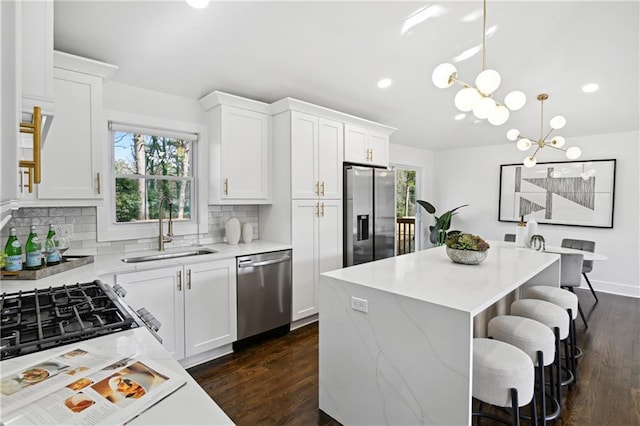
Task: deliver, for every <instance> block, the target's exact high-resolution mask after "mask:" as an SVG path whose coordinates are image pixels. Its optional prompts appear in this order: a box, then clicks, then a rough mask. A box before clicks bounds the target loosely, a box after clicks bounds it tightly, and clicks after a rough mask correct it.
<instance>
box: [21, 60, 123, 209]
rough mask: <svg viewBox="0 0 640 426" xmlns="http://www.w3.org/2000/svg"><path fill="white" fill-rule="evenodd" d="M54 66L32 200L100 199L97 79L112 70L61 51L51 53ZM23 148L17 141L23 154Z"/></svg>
mask: <svg viewBox="0 0 640 426" xmlns="http://www.w3.org/2000/svg"><path fill="white" fill-rule="evenodd" d="M55 65H56V67H55V68H54V90H55V103H56V114H55V117H54V119H53V122H52V123H51V127H50V129H49V132H48V135H47V139H46V141H45V142H44V144H43V147H42V154H41V157H42V182H41V183H40V184H38V185H35V186H36V189H35V191H36V194H37V200H36V201H35V203H36V204H48V205H49V204H50V205H56V204H57V203H56V201H51V200H85V201H86V200H100V199H102V198H103V196H104V191H103V190H102V182H101V179H103V177H104V175H105V168H106V167H109V165H108V164H107V163H106V162H105V156H104V152H105V144H106V136H107V132H106V131H105V128H106V124H105V121H104V117H103V107H102V83H103V80H104V79H105V78H108V77H110V76H111V75H112V74H113V73H114V72H115V70H116V69H117V68H116V67H115V66H113V65H109V64H104V63H101V62H96V61H92V60H88V59H84V58H80V57H77V56H73V55H69V54H66V53H61V52H55ZM27 150H28V145H27V147H25V146H24V145H23V154H24V155H25V156H27V157H28V154H27V152H25V151H27ZM24 180H25V181H26V178H25V179H24ZM25 199H26V198H25ZM58 203H60V202H58Z"/></svg>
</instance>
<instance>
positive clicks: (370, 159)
mask: <svg viewBox="0 0 640 426" xmlns="http://www.w3.org/2000/svg"><path fill="white" fill-rule="evenodd" d="M369 161H373V148H371V158H369Z"/></svg>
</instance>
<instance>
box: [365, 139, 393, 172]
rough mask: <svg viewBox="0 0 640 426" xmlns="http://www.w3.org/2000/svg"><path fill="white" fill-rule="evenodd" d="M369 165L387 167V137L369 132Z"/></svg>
mask: <svg viewBox="0 0 640 426" xmlns="http://www.w3.org/2000/svg"><path fill="white" fill-rule="evenodd" d="M369 149H370V150H371V151H370V156H369V158H370V163H371V164H373V165H376V166H384V167H388V166H389V135H385V134H384V133H378V132H374V131H369Z"/></svg>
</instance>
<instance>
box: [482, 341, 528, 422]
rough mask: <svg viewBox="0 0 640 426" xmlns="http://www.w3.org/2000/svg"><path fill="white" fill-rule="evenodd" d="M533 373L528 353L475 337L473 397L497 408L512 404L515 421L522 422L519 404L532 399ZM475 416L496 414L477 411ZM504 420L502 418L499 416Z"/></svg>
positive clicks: (491, 416) (521, 404) (525, 403)
mask: <svg viewBox="0 0 640 426" xmlns="http://www.w3.org/2000/svg"><path fill="white" fill-rule="evenodd" d="M533 389H534V372H533V362H532V361H531V358H530V357H529V355H527V354H526V353H525V352H523V351H522V350H520V349H518V348H517V347H515V346H513V345H510V344H508V343H505V342H501V341H498V340H494V339H485V338H476V339H473V389H472V396H473V397H474V398H475V399H477V400H479V401H481V402H485V403H487V404H491V405H494V406H497V407H510V408H511V410H512V417H513V418H512V424H514V425H516V424H519V415H520V410H519V407H522V406H525V405H527V404H529V402H531V400H532V399H533ZM473 415H474V416H476V417H490V418H494V419H496V416H493V415H489V414H486V413H480V412H474V413H473ZM498 420H499V421H504V420H503V419H498Z"/></svg>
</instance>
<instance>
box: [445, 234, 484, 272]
mask: <svg viewBox="0 0 640 426" xmlns="http://www.w3.org/2000/svg"><path fill="white" fill-rule="evenodd" d="M445 244H446V246H447V248H446V251H447V256H449V259H451V260H452V261H453V262H455V263H462V264H465V265H477V264H479V263H481V262H483V261H484V260H485V259H486V258H487V254H488V252H487V250H489V247H490V246H489V243H487V242H486V241H485V240H483V239H482V238H481V237H479V236H478V235H473V234H467V233H461V232H451V233H449V236H448V237H447V239H446V240H445Z"/></svg>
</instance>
